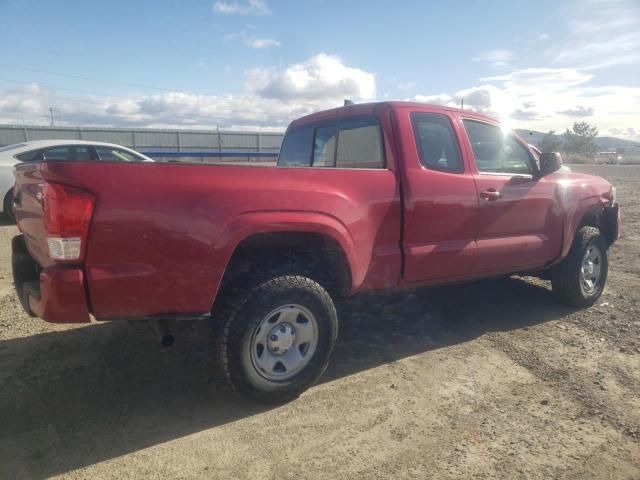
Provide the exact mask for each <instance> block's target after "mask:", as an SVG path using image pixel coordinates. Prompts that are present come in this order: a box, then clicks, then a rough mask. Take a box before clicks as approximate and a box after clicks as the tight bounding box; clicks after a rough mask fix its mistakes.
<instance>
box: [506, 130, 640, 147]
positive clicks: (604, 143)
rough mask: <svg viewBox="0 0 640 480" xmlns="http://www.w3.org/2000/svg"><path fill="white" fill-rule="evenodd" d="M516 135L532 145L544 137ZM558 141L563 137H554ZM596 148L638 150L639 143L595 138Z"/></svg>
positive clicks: (528, 132) (540, 134)
mask: <svg viewBox="0 0 640 480" xmlns="http://www.w3.org/2000/svg"><path fill="white" fill-rule="evenodd" d="M516 132H517V133H518V135H520V136H521V137H522V139H523V140H526V141H527V142H528V143H530V144H532V145H536V146H537V145H538V143H539V142H540V140H542V137H544V136H545V135H546V133H544V132H536V131H535V130H522V129H518V130H516ZM556 137H558V138H559V139H560V140H562V141H564V137H563V136H562V135H561V134H560V135H556ZM595 142H596V146H597V147H598V151H608V150H615V149H617V148H625V149H628V148H633V149H640V142H634V141H633V140H624V139H622V138H616V137H596V138H595Z"/></svg>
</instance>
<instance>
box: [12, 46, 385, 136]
mask: <svg viewBox="0 0 640 480" xmlns="http://www.w3.org/2000/svg"><path fill="white" fill-rule="evenodd" d="M374 95H375V77H374V75H373V74H371V73H369V72H366V71H364V70H361V69H358V68H354V67H349V66H347V65H345V64H344V63H343V61H342V60H341V59H340V58H339V57H336V56H333V55H327V54H320V55H316V56H314V57H311V58H309V59H307V60H306V61H304V62H301V63H298V64H294V65H291V66H289V67H287V68H285V69H282V70H278V69H275V68H272V69H256V70H252V71H249V72H247V73H246V91H245V92H244V93H242V94H239V95H198V94H194V93H188V92H166V93H158V94H151V95H140V94H138V95H128V96H121V97H104V96H95V95H94V96H83V97H75V98H68V97H64V96H60V95H58V92H56V91H55V90H52V89H46V88H43V87H42V86H39V85H37V84H25V85H22V86H20V87H16V88H11V89H5V90H0V123H17V124H20V123H23V122H24V123H29V124H46V123H48V122H47V118H48V114H49V110H48V109H49V107H50V106H53V107H54V109H55V114H56V123H57V124H59V125H86V126H89V125H101V126H129V127H190V128H215V127H216V124H219V125H220V126H221V127H223V128H234V129H243V128H244V129H255V128H261V129H267V130H283V129H284V128H286V126H287V125H288V124H289V122H290V121H291V120H293V119H295V118H298V117H300V116H303V115H306V114H309V113H312V112H314V111H318V110H323V109H327V108H331V107H337V106H341V105H342V101H343V99H344V98H372V97H373V96H374Z"/></svg>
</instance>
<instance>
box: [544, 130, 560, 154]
mask: <svg viewBox="0 0 640 480" xmlns="http://www.w3.org/2000/svg"><path fill="white" fill-rule="evenodd" d="M538 148H539V149H540V151H541V152H542V153H546V152H558V151H560V149H561V148H562V140H560V137H559V136H558V135H556V132H555V130H549V131H548V132H547V133H546V134H545V136H544V137H542V140H540V141H539V142H538Z"/></svg>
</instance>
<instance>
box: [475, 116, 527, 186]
mask: <svg viewBox="0 0 640 480" xmlns="http://www.w3.org/2000/svg"><path fill="white" fill-rule="evenodd" d="M463 123H464V128H465V129H466V130H467V135H468V137H469V142H470V143H471V148H472V149H473V156H474V157H475V160H476V166H477V167H478V171H480V172H485V173H514V174H530V173H532V168H531V156H530V154H529V152H528V151H527V150H526V149H525V147H524V146H523V145H522V144H521V143H520V142H518V141H517V140H516V139H515V137H514V136H513V135H511V134H505V133H503V131H502V129H500V128H499V127H496V126H495V125H489V124H488V123H482V122H476V121H474V120H463Z"/></svg>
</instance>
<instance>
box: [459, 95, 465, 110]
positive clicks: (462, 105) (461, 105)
mask: <svg viewBox="0 0 640 480" xmlns="http://www.w3.org/2000/svg"><path fill="white" fill-rule="evenodd" d="M460 110H464V97H463V98H461V99H460Z"/></svg>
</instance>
